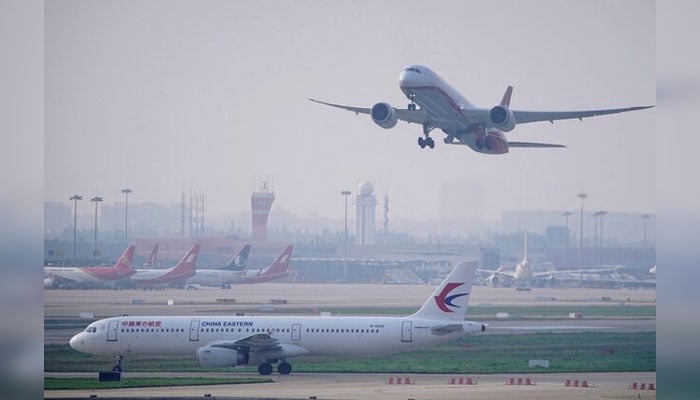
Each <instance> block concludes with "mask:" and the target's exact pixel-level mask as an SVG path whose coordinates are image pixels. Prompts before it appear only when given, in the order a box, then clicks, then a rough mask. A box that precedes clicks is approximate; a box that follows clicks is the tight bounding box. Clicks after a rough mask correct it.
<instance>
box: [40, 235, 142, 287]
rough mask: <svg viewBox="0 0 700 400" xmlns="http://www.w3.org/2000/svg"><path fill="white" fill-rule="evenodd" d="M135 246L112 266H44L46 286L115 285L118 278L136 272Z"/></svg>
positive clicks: (130, 247)
mask: <svg viewBox="0 0 700 400" xmlns="http://www.w3.org/2000/svg"><path fill="white" fill-rule="evenodd" d="M133 257H134V246H129V247H127V248H126V250H124V253H123V254H122V255H121V256H120V257H119V259H118V260H117V262H116V263H114V265H113V266H111V267H44V288H47V289H49V288H58V287H66V288H70V287H81V288H96V287H101V288H104V287H113V286H114V284H115V282H116V281H117V280H118V279H123V278H128V277H129V276H131V275H133V274H135V273H136V270H135V269H134V268H133V267H132V266H131V260H132V259H133Z"/></svg>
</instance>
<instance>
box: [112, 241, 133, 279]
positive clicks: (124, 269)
mask: <svg viewBox="0 0 700 400" xmlns="http://www.w3.org/2000/svg"><path fill="white" fill-rule="evenodd" d="M134 247H135V246H129V247H127V248H126V250H124V254H122V255H121V256H120V257H119V259H118V260H117V262H116V263H115V264H114V266H113V267H112V268H113V269H114V270H115V271H116V273H117V275H118V276H127V275H132V274H134V273H135V272H136V270H135V269H134V268H133V267H132V266H131V260H132V259H133V258H134Z"/></svg>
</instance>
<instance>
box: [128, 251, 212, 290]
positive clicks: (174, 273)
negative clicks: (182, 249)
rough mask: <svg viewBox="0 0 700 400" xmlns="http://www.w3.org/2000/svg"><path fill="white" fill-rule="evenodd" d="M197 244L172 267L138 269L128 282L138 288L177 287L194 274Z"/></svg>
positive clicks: (197, 252)
mask: <svg viewBox="0 0 700 400" xmlns="http://www.w3.org/2000/svg"><path fill="white" fill-rule="evenodd" d="M199 247H200V245H199V244H195V245H194V246H192V248H191V249H190V250H189V251H188V252H187V254H185V256H184V257H182V259H181V260H180V262H178V263H177V265H175V266H174V267H170V268H168V269H139V270H137V271H136V273H135V274H134V275H132V276H131V278H130V281H131V283H133V284H134V285H136V286H139V287H159V286H169V285H178V284H182V283H184V282H185V280H186V279H187V278H189V277H191V276H193V275H194V274H195V263H196V262H197V255H198V254H199Z"/></svg>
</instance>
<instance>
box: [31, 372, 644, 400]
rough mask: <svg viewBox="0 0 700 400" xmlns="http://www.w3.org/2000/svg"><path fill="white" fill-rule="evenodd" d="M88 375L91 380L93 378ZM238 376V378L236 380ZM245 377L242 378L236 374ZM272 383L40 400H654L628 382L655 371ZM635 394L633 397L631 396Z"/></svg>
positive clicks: (340, 377)
mask: <svg viewBox="0 0 700 400" xmlns="http://www.w3.org/2000/svg"><path fill="white" fill-rule="evenodd" d="M143 375H148V376H153V375H155V374H153V373H147V374H146V373H144V374H137V373H124V377H129V376H143ZM158 375H159V376H173V377H175V376H183V377H184V376H207V377H219V376H226V375H224V374H219V373H214V374H196V375H195V374H191V373H187V374H168V373H163V374H158ZM92 376H96V374H93V375H92ZM236 376H238V375H236ZM242 376H246V374H242ZM392 377H393V378H394V380H395V378H396V377H402V378H409V379H410V381H411V382H412V383H411V384H403V383H402V384H387V383H386V382H387V381H388V380H389V379H390V378H392ZM459 377H471V378H472V379H473V380H475V381H476V382H477V384H476V385H452V384H448V382H449V380H450V378H459ZM511 377H514V378H516V379H517V378H518V377H522V378H525V377H527V378H530V380H531V382H533V385H530V386H526V385H506V384H505V383H506V381H507V379H509V378H511ZM567 379H569V380H571V381H573V380H579V381H582V380H586V381H587V382H588V384H589V385H592V386H595V387H591V388H582V387H578V388H574V387H568V388H567V387H565V386H564V382H565V381H566V380H567ZM273 380H274V382H272V383H261V384H244V385H214V386H196V387H164V388H135V389H104V390H97V391H96V390H75V391H45V392H44V395H45V397H52V398H69V397H85V398H88V397H89V396H90V395H97V396H98V397H100V398H102V397H142V398H143V397H200V398H201V397H203V396H205V395H206V394H210V395H211V397H216V398H222V397H234V398H280V399H281V398H297V399H309V398H312V397H313V396H315V397H316V398H318V399H365V400H379V399H395V400H406V399H415V400H419V399H425V400H431V399H445V400H463V399H465V398H470V399H513V398H517V399H545V400H547V399H561V398H568V399H630V398H638V399H655V398H656V391H651V390H644V391H642V390H633V389H629V388H628V387H629V386H630V385H631V384H632V383H633V382H638V383H642V382H643V383H646V384H648V383H654V384H655V383H656V373H655V372H631V373H577V374H571V373H565V374H496V375H465V374H460V375H458V374H444V375H442V374H436V375H421V374H402V375H386V374H315V373H314V374H292V375H289V376H273ZM637 394H639V397H637Z"/></svg>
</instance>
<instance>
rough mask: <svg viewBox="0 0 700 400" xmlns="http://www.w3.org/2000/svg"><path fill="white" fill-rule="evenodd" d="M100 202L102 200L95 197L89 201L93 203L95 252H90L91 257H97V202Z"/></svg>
mask: <svg viewBox="0 0 700 400" xmlns="http://www.w3.org/2000/svg"><path fill="white" fill-rule="evenodd" d="M102 200H104V199H103V198H102V197H100V196H95V197H93V198H91V199H90V201H94V202H95V250H93V251H92V255H93V257H97V255H98V252H97V204H98V203H99V202H101V201H102Z"/></svg>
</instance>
